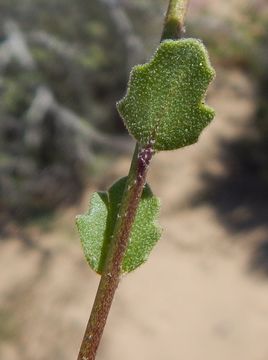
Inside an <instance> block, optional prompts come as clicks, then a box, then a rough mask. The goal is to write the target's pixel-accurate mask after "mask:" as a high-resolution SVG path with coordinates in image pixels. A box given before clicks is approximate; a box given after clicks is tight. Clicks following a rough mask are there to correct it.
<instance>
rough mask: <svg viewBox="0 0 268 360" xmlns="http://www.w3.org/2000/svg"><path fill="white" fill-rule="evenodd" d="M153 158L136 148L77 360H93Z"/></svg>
mask: <svg viewBox="0 0 268 360" xmlns="http://www.w3.org/2000/svg"><path fill="white" fill-rule="evenodd" d="M152 156H153V150H152V147H151V146H150V145H148V146H146V147H144V148H141V149H139V147H138V145H136V149H135V152H134V155H133V159H132V164H131V167H130V171H129V175H128V180H127V183H126V188H125V191H124V194H123V198H122V202H121V207H120V210H119V214H118V218H117V222H116V225H115V230H114V234H113V239H112V243H111V246H110V249H109V253H108V255H107V259H106V262H105V266H104V270H103V274H102V277H101V280H100V284H99V288H98V291H97V295H96V298H95V302H94V304H93V308H92V312H91V316H90V318H89V321H88V324H87V328H86V332H85V335H84V339H83V342H82V345H81V348H80V352H79V355H78V360H94V359H95V356H96V352H97V349H98V345H99V342H100V339H101V336H102V333H103V329H104V326H105V323H106V320H107V317H108V314H109V310H110V307H111V304H112V301H113V297H114V293H115V291H116V288H117V286H118V283H119V280H120V277H121V273H122V271H121V265H122V261H123V258H124V254H125V251H126V248H127V245H128V240H129V237H130V232H131V228H132V225H133V223H134V220H135V215H136V212H137V208H138V205H139V201H140V198H141V195H142V191H143V187H144V185H145V181H146V174H147V170H148V166H149V163H150V161H151V159H152Z"/></svg>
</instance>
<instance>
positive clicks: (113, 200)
mask: <svg viewBox="0 0 268 360" xmlns="http://www.w3.org/2000/svg"><path fill="white" fill-rule="evenodd" d="M126 179H127V178H126V177H125V178H122V179H120V180H118V181H117V182H116V183H114V184H113V185H112V187H111V188H110V189H109V190H108V192H97V193H94V194H93V195H92V197H91V201H90V209H89V212H88V213H87V214H85V215H79V216H78V217H77V220H76V224H77V227H78V231H79V234H80V238H81V242H82V246H83V250H84V254H85V257H86V259H87V262H88V263H89V265H90V267H91V268H92V269H93V270H95V271H96V272H97V273H99V274H101V273H102V271H103V266H104V262H105V259H106V256H107V251H108V248H109V246H110V242H111V238H112V234H113V231H114V226H115V222H116V219H117V215H118V210H119V207H120V202H121V199H122V195H123V192H124V189H125V184H126ZM158 213H159V200H158V199H157V198H156V197H155V196H153V194H152V191H151V190H150V188H149V185H147V184H146V186H145V187H144V190H143V193H142V197H141V201H140V203H139V207H138V210H137V214H136V218H135V222H134V224H133V227H132V230H131V235H130V239H129V245H128V247H127V251H126V254H125V257H124V260H123V264H122V273H127V272H130V271H132V270H135V269H136V268H137V267H138V266H140V265H141V264H142V263H144V262H145V261H146V260H147V258H148V256H149V254H150V252H151V250H152V248H153V247H154V245H155V244H156V242H157V241H158V240H159V238H160V235H161V231H160V228H159V226H158V225H157V224H156V218H157V216H158Z"/></svg>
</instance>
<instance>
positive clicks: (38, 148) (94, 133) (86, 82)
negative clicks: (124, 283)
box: [0, 0, 268, 228]
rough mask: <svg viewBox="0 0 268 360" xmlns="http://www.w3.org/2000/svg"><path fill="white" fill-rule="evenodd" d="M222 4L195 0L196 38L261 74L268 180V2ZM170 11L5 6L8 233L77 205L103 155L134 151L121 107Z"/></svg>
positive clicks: (157, 0) (0, 28)
mask: <svg viewBox="0 0 268 360" xmlns="http://www.w3.org/2000/svg"><path fill="white" fill-rule="evenodd" d="M218 5H219V4H218ZM218 5H217V4H216V3H215V2H212V1H208V0H207V1H206V0H198V1H197V0H196V1H193V2H192V4H191V7H190V10H189V14H188V27H187V36H196V37H198V38H202V39H203V40H204V42H205V44H206V45H207V46H208V48H209V51H210V53H211V54H212V59H213V62H214V63H217V64H218V66H224V67H226V68H228V67H239V68H240V69H241V70H242V71H245V72H246V73H247V74H248V75H249V76H250V77H251V78H252V83H253V86H255V88H256V102H257V106H256V116H255V118H254V119H252V120H253V121H254V123H255V126H256V129H257V130H258V133H259V138H258V140H257V145H258V146H256V144H254V146H253V147H254V151H255V152H257V155H256V153H255V155H254V159H255V158H258V159H261V160H260V161H259V160H258V161H259V164H258V169H259V170H258V171H259V173H260V176H263V177H264V178H268V174H267V158H268V156H267V154H268V141H267V137H268V105H267V97H268V71H267V68H268V55H267V54H268V14H267V6H266V1H265V0H258V1H255V2H252V1H249V0H247V1H237V8H236V11H232V9H231V5H230V9H229V10H228V11H225V12H221V9H217V7H218ZM166 6H167V2H166V1H164V0H146V1H145V0H139V1H135V2H133V1H130V0H92V1H82V0H77V1H71V0H46V1H44V0H27V1H26V0H25V1H19V0H12V1H11V0H2V1H1V2H0V20H1V21H0V24H1V25H0V112H1V120H0V214H1V215H0V223H1V225H2V228H3V225H4V224H6V223H7V222H8V221H9V219H21V220H25V219H29V218H30V217H31V216H33V215H37V214H39V213H40V214H42V213H44V212H45V213H46V212H50V211H51V210H53V209H55V208H57V207H58V206H61V205H63V204H68V203H72V202H74V201H77V200H78V199H79V197H80V195H81V192H82V190H83V188H84V186H85V185H86V184H87V183H88V182H89V181H91V179H92V176H94V175H95V174H96V172H99V173H100V172H101V170H100V164H101V163H105V162H103V158H109V157H111V156H112V157H113V158H115V156H116V153H118V152H120V151H121V152H122V151H125V150H126V149H127V146H125V144H126V143H128V142H129V140H128V139H129V138H126V140H124V137H125V136H126V132H125V129H124V126H123V124H122V122H121V120H120V118H119V116H118V114H117V111H116V109H115V102H116V101H118V100H119V99H120V98H121V97H122V95H123V93H124V91H125V88H126V83H127V81H128V74H129V70H130V68H131V67H132V66H133V65H134V64H136V63H141V62H143V61H144V59H145V58H147V57H148V56H149V54H151V52H152V51H153V49H154V48H155V47H156V46H157V44H158V42H159V38H160V34H161V27H162V21H163V12H164V11H165V8H166ZM248 154H252V151H251V148H250V145H249V149H248V152H247V154H245V156H248ZM263 154H265V156H263ZM253 161H255V160H253Z"/></svg>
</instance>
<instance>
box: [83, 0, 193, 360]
mask: <svg viewBox="0 0 268 360" xmlns="http://www.w3.org/2000/svg"><path fill="white" fill-rule="evenodd" d="M187 4H188V0H170V2H169V7H168V10H167V14H166V19H165V24H164V30H163V34H162V38H161V41H163V40H165V39H178V38H179V37H181V36H182V34H183V27H184V25H183V24H184V16H185V14H186V8H187ZM153 154H154V151H153V148H152V145H151V144H149V145H147V146H145V147H142V148H141V147H139V145H138V144H137V145H136V148H135V151H134V155H133V158H132V163H131V167H130V170H129V174H128V180H127V183H126V187H125V191H124V194H123V198H122V201H121V207H120V210H119V214H118V218H117V222H116V224H115V230H114V233H113V238H112V243H111V246H110V248H109V251H108V254H107V258H106V261H105V266H104V270H103V273H102V276H101V280H100V283H99V287H98V291H97V294H96V298H95V301H94V304H93V307H92V311H91V315H90V318H89V321H88V324H87V328H86V331H85V335H84V338H83V341H82V344H81V348H80V351H79V354H78V358H77V360H95V358H96V353H97V350H98V346H99V343H100V340H101V337H102V334H103V330H104V327H105V324H106V320H107V317H108V314H109V311H110V308H111V305H112V302H113V298H114V294H115V291H116V289H117V287H118V284H119V281H120V277H121V273H122V272H121V265H122V262H123V258H124V255H125V252H126V249H127V245H128V241H129V237H130V233H131V229H132V225H133V223H134V220H135V216H136V212H137V208H138V205H139V202H140V198H141V195H142V191H143V188H144V185H145V182H146V175H147V171H148V167H149V164H150V161H151V159H152V156H153Z"/></svg>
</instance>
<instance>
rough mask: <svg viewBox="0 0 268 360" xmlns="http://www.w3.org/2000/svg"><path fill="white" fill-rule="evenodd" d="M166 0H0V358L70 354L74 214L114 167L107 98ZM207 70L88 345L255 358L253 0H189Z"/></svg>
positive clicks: (259, 307)
mask: <svg viewBox="0 0 268 360" xmlns="http://www.w3.org/2000/svg"><path fill="white" fill-rule="evenodd" d="M167 3H168V1H167V0H165V1H164V0H136V1H131V0H89V1H82V0H76V1H71V0H46V1H44V0H24V1H19V0H12V1H11V0H1V1H0V20H1V21H0V225H1V226H0V236H1V240H0V358H1V359H4V360H17V359H20V360H48V359H51V360H52V359H57V360H61V359H62V360H63V359H64V360H68V359H70V360H71V359H75V358H76V355H77V352H78V349H79V346H80V342H81V339H82V336H83V333H84V330H85V326H86V322H87V319H88V316H89V313H90V308H91V305H92V302H93V299H94V295H95V292H96V287H97V284H98V280H99V278H98V276H97V275H96V274H94V273H93V272H92V271H91V270H90V269H89V268H88V266H87V264H86V261H85V260H84V257H83V253H82V249H81V247H80V242H79V237H78V234H77V231H76V229H75V224H74V218H75V215H76V214H79V213H83V212H85V211H86V210H87V208H88V202H89V198H90V194H91V193H92V192H93V191H95V190H96V189H98V190H105V189H106V188H107V187H108V186H109V185H110V184H111V183H112V182H113V181H114V180H115V179H116V178H117V177H119V176H124V175H126V174H127V172H128V167H129V164H130V159H131V153H132V150H133V145H134V142H133V140H132V139H130V137H129V136H128V135H127V133H126V131H125V129H124V126H123V124H122V121H121V120H120V118H119V116H118V114H117V112H116V109H115V102H116V101H117V100H119V99H120V98H121V97H122V96H123V95H124V92H125V90H126V83H127V81H128V76H129V75H128V74H129V71H130V69H131V67H132V66H133V65H135V64H137V63H142V62H144V61H145V60H146V59H148V58H149V57H150V55H151V54H152V52H153V51H154V49H155V48H156V47H157V45H158V43H159V38H160V36H161V31H162V23H163V17H164V13H165V11H166V7H167ZM186 36H188V37H192V36H194V37H198V38H201V39H203V41H204V43H205V44H206V45H207V47H208V49H209V52H210V56H211V61H212V64H213V66H214V67H215V68H216V71H217V78H216V80H215V82H214V83H213V85H212V86H211V87H210V89H209V93H208V100H207V102H208V104H209V105H210V106H212V107H213V108H214V109H215V110H216V113H217V115H216V118H215V120H214V121H213V123H212V124H211V125H210V126H209V127H208V128H207V129H206V130H205V131H204V132H203V134H202V136H201V138H200V141H199V142H198V143H197V144H195V145H193V146H190V147H187V148H184V149H181V150H180V151H175V152H166V153H161V154H159V155H157V156H155V159H154V161H153V164H152V169H151V171H150V175H149V182H150V184H151V187H152V189H153V191H154V193H155V194H156V195H157V196H159V197H160V198H161V201H162V210H161V217H160V223H161V225H162V227H163V229H164V231H163V236H162V239H161V241H160V242H159V244H158V245H157V246H156V248H155V249H154V251H153V253H152V255H151V257H150V259H149V261H148V262H147V263H146V264H145V265H144V266H143V267H142V268H140V269H138V270H136V271H135V272H134V273H132V274H130V275H128V277H127V279H125V280H124V281H122V283H121V286H120V289H119V291H118V293H117V295H116V299H115V302H114V306H113V309H112V312H111V314H110V318H109V321H108V325H107V328H106V331H105V334H104V337H103V340H102V344H101V347H100V351H99V357H98V358H99V359H100V360H107V359H109V360H112V359H116V360H126V359H128V360H134V359H135V360H136V359H139V360H145V359H146V360H147V359H155V360H166V359H168V360H177V359H185V360H212V359H213V360H214V359H217V360H226V359H228V360H237V359H243V360H267V358H268V344H267V334H268V301H267V299H268V231H267V230H268V205H267V201H268V70H267V69H268V6H267V3H266V1H265V0H255V1H250V0H230V1H228V2H227V1H226V2H223V1H219V0H213V1H212V0H192V1H191V4H190V8H189V11H188V16H187V32H186Z"/></svg>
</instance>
